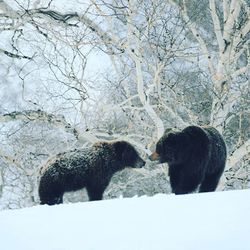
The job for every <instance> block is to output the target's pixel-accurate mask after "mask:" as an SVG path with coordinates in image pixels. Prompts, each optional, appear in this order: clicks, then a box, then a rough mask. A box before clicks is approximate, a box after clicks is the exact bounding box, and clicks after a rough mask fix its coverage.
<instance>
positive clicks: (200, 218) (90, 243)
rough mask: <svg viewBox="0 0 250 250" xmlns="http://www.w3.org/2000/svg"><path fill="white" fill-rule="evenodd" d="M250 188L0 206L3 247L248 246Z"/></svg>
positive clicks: (242, 249) (238, 249) (147, 249)
mask: <svg viewBox="0 0 250 250" xmlns="http://www.w3.org/2000/svg"><path fill="white" fill-rule="evenodd" d="M249 232H250V190H242V191H227V192H216V193H205V194H191V195H182V196H175V195H163V194H159V195H156V196H154V197H141V198H130V199H115V200H105V201H98V202H84V203H76V204H64V205H57V206H51V207H49V206H36V207H31V208H25V209H20V210H9V211H2V212H0V239H1V240H0V248H1V249H3V250H24V249H25V250H45V249H46V250H75V249H84V250H106V249H107V250H125V249H126V250H158V249H159V250H164V249H169V250H175V249H176V250H177V249H178V250H182V249H183V250H196V249H197V250H206V249H207V250H216V249H219V250H222V249H225V250H233V249H234V250H249V249H250V237H249Z"/></svg>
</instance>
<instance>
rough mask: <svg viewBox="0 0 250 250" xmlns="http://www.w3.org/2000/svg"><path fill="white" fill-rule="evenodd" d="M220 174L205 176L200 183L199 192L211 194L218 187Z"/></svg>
mask: <svg viewBox="0 0 250 250" xmlns="http://www.w3.org/2000/svg"><path fill="white" fill-rule="evenodd" d="M221 175H222V173H221V172H220V173H215V174H213V175H210V176H206V177H205V179H204V180H203V181H202V183H201V186H200V188H199V192H200V193H202V192H213V191H215V189H216V188H217V186H218V183H219V181H220V177H221Z"/></svg>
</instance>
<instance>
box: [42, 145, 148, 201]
mask: <svg viewBox="0 0 250 250" xmlns="http://www.w3.org/2000/svg"><path fill="white" fill-rule="evenodd" d="M144 165H145V161H144V160H143V159H142V158H141V157H140V156H139V154H138V153H137V151H136V150H135V148H134V147H133V146H132V145H131V144H129V143H128V142H126V141H117V142H112V143H107V142H99V143H96V144H94V145H93V146H92V147H89V148H85V149H75V150H71V151H68V152H64V153H60V154H58V155H56V156H55V157H53V158H51V159H50V160H49V161H48V162H47V163H46V164H45V165H44V166H42V168H41V169H40V181H39V188H38V193H39V197H40V202H41V204H48V205H54V204H59V203H62V202H63V194H64V193H65V192H68V191H76V190H79V189H81V188H84V187H85V188H86V189H87V192H88V196H89V200H90V201H94V200H101V199H102V197H103V193H104V191H105V189H106V187H107V186H108V185H109V182H110V179H111V177H112V176H113V174H114V173H115V172H117V171H120V170H122V169H124V168H125V167H133V168H141V167H143V166H144Z"/></svg>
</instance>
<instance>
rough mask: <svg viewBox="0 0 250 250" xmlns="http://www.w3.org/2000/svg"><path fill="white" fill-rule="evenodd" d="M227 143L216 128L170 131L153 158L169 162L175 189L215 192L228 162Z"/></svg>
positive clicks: (159, 144) (175, 191) (177, 192)
mask: <svg viewBox="0 0 250 250" xmlns="http://www.w3.org/2000/svg"><path fill="white" fill-rule="evenodd" d="M226 157H227V150H226V144H225V142H224V139H223V137H222V136H221V135H220V133H219V132H218V131H217V130H216V129H215V128H213V127H198V126H189V127H187V128H185V129H184V130H182V131H180V132H170V131H169V130H166V131H165V133H164V135H163V136H162V138H161V139H160V140H159V141H158V142H157V144H156V151H155V152H154V153H153V154H152V155H151V156H150V160H159V162H160V163H165V162H167V163H168V166H169V177H170V184H171V188H172V192H173V193H175V194H187V193H191V192H193V191H195V190H197V189H198V190H199V192H211V191H214V190H215V189H216V187H217V185H218V183H219V180H220V177H221V175H222V173H223V171H224V168H225V164H226Z"/></svg>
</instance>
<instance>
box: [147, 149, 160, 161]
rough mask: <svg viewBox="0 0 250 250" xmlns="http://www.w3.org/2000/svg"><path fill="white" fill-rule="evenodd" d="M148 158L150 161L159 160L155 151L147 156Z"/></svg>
mask: <svg viewBox="0 0 250 250" xmlns="http://www.w3.org/2000/svg"><path fill="white" fill-rule="evenodd" d="M149 159H150V160H151V161H159V160H160V155H159V154H158V153H157V152H156V151H155V152H154V153H153V154H151V155H150V156H149Z"/></svg>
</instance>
